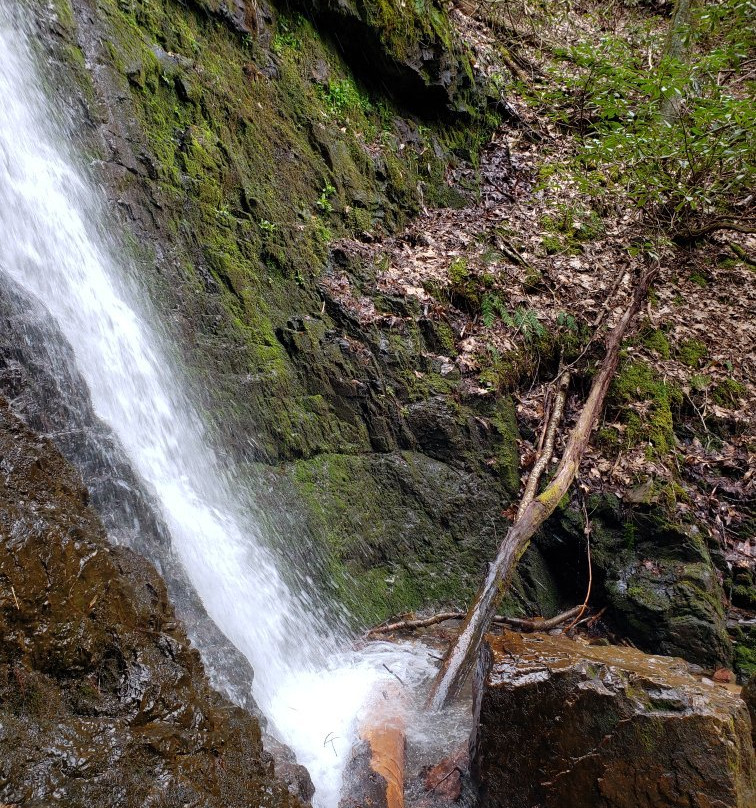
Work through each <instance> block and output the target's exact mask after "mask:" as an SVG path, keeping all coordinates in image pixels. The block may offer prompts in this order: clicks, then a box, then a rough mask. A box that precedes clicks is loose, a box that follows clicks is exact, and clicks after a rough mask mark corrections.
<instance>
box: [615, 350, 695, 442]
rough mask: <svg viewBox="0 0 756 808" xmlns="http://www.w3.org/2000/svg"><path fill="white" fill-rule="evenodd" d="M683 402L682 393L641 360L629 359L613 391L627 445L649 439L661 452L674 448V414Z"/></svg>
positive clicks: (622, 368)
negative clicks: (623, 426)
mask: <svg viewBox="0 0 756 808" xmlns="http://www.w3.org/2000/svg"><path fill="white" fill-rule="evenodd" d="M681 404H682V393H681V392H680V391H679V390H678V389H677V388H676V387H675V386H674V385H672V384H670V383H668V382H665V381H663V380H662V379H660V378H659V377H658V376H657V375H656V373H655V372H654V371H653V370H652V369H651V368H650V367H649V366H648V365H646V364H643V363H641V362H625V364H624V365H623V366H622V367H621V368H620V370H619V371H618V373H617V376H616V377H615V379H614V381H613V382H612V387H611V389H610V392H609V407H610V409H614V410H616V411H617V414H618V416H619V417H620V419H621V420H622V422H623V423H624V424H625V433H624V443H625V445H627V446H635V445H637V444H638V443H646V444H648V445H649V446H651V447H653V449H654V451H655V452H656V453H658V454H659V455H664V454H666V453H667V452H672V451H674V448H675V438H674V432H673V417H672V415H673V410H675V409H679V407H680V405H681ZM633 405H635V406H633ZM603 438H604V440H608V439H610V436H609V435H608V434H607V435H604V436H603Z"/></svg>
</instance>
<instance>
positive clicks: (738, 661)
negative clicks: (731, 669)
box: [734, 643, 756, 679]
mask: <svg viewBox="0 0 756 808" xmlns="http://www.w3.org/2000/svg"><path fill="white" fill-rule="evenodd" d="M734 654H735V670H736V671H737V673H738V674H739V675H740V676H742V677H744V678H746V679H750V678H751V677H752V676H756V647H755V646H754V645H753V644H750V643H749V644H745V643H735V646H734Z"/></svg>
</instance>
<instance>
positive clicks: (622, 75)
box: [526, 0, 756, 238]
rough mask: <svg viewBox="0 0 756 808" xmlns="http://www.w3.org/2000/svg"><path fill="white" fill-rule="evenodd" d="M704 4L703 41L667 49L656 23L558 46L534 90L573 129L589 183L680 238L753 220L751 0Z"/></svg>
mask: <svg viewBox="0 0 756 808" xmlns="http://www.w3.org/2000/svg"><path fill="white" fill-rule="evenodd" d="M697 14H698V16H697V17H696V18H695V19H694V20H693V21H692V22H691V25H690V30H689V32H688V34H689V36H688V38H689V39H690V40H691V41H692V32H695V33H696V34H697V38H696V48H695V51H691V50H690V49H686V52H685V54H684V55H680V54H679V53H677V52H675V50H674V49H669V48H665V49H661V48H660V45H661V44H662V43H660V42H659V37H658V33H656V31H655V30H654V28H653V25H652V24H651V23H649V24H648V25H647V26H646V27H640V28H638V29H637V30H636V31H634V32H633V33H632V34H631V35H629V36H627V38H624V37H623V36H619V35H615V34H608V35H606V36H604V37H603V38H602V39H601V41H600V42H598V43H596V42H582V43H579V44H578V45H575V46H572V47H567V48H558V47H557V48H555V49H554V53H555V56H556V59H557V63H556V64H555V65H553V66H552V67H551V74H552V76H551V77H552V79H553V80H552V81H551V82H549V83H548V84H547V85H546V86H544V87H542V88H540V89H537V90H535V91H532V90H530V89H528V90H526V92H530V93H531V96H532V97H534V98H535V100H536V101H537V102H539V103H540V105H541V107H542V109H543V110H544V111H545V112H546V113H547V114H549V115H550V116H551V117H552V118H554V119H556V120H557V121H558V122H559V123H560V124H561V125H562V126H564V127H567V128H569V129H571V130H572V131H574V132H575V134H576V135H577V137H578V140H579V143H580V147H579V149H578V150H577V152H576V154H575V157H574V159H573V161H572V166H571V168H572V172H573V176H574V179H575V180H576V181H577V182H578V185H579V187H581V189H582V190H583V191H586V192H588V193H589V194H591V195H592V196H594V197H602V196H611V195H613V194H616V192H617V191H618V190H621V191H623V192H624V193H625V194H626V196H627V197H628V198H629V199H630V201H631V202H633V203H634V204H635V205H636V206H637V207H638V208H639V209H641V210H643V211H644V215H645V220H646V222H647V223H648V224H650V225H651V226H653V227H656V228H660V229H664V230H666V231H667V232H669V233H671V234H672V235H673V236H674V237H676V238H695V237H700V236H703V235H706V234H707V233H708V232H711V231H712V230H714V229H717V228H718V227H734V228H735V229H753V227H754V225H756V221H754V219H753V218H752V217H749V216H748V214H747V211H745V210H744V207H743V201H744V200H745V199H747V198H748V196H749V194H750V193H751V190H752V188H753V186H754V184H755V180H756V176H755V171H754V165H755V164H756V159H755V158H756V146H754V139H753V137H752V134H751V133H752V132H753V131H754V128H755V127H756V106H755V105H754V104H753V101H752V98H751V96H752V90H753V81H752V80H751V79H749V77H748V76H747V75H745V74H744V73H743V72H742V67H743V65H744V64H745V63H746V61H747V58H748V54H749V53H750V52H752V51H753V47H754V44H756V40H755V37H754V24H753V23H754V19H753V17H754V6H753V3H752V2H750V0H725V2H723V3H719V4H711V5H708V4H707V5H705V6H703V7H702V8H701V9H699V11H698V12H697ZM653 53H656V54H657V62H656V64H655V65H653V68H652V69H650V60H651V54H653ZM565 68H566V69H567V71H568V78H567V80H565V75H564V70H565Z"/></svg>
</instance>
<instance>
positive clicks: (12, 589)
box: [11, 584, 21, 612]
mask: <svg viewBox="0 0 756 808" xmlns="http://www.w3.org/2000/svg"><path fill="white" fill-rule="evenodd" d="M11 592H12V593H13V600H14V601H15V602H16V609H17V610H18V611H19V612H20V611H21V607H20V606H19V605H18V598H17V597H16V590H15V589H14V588H13V584H11Z"/></svg>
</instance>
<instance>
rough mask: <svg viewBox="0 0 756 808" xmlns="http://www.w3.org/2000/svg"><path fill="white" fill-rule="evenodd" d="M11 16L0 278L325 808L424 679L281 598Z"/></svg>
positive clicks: (1, 150)
mask: <svg viewBox="0 0 756 808" xmlns="http://www.w3.org/2000/svg"><path fill="white" fill-rule="evenodd" d="M9 3H10V0H0V272H2V273H6V274H8V275H9V276H10V277H12V278H13V279H14V280H15V281H16V282H17V283H18V284H20V285H21V286H22V287H23V288H24V289H25V290H26V291H27V292H28V293H30V294H32V295H34V296H35V297H36V298H38V299H39V300H40V301H41V302H42V303H43V305H45V306H46V307H47V309H48V310H49V312H50V313H51V314H52V316H53V317H54V318H55V320H56V321H57V323H58V325H59V327H60V329H61V331H62V332H63V334H64V335H65V337H66V339H67V340H68V341H69V342H70V344H71V346H72V347H73V349H74V352H75V355H76V362H77V365H78V368H79V370H80V372H81V373H82V375H83V376H84V378H85V379H86V381H87V383H88V385H89V389H90V392H91V396H92V401H93V404H94V407H95V410H96V412H97V414H98V415H99V416H100V418H102V419H103V420H104V421H105V422H106V423H108V424H109V425H110V427H111V428H112V429H113V431H114V432H115V434H116V435H117V436H118V438H119V439H120V441H121V443H122V445H123V447H124V449H125V451H126V453H127V455H128V457H129V459H130V462H131V463H132V465H133V467H134V469H135V470H136V471H137V472H138V474H139V475H140V476H141V478H142V480H143V481H144V483H145V485H146V487H147V488H148V489H149V490H151V491H152V493H153V494H154V496H155V498H156V500H157V502H158V504H159V507H160V509H161V511H162V515H163V517H164V519H165V521H166V524H167V526H168V528H169V530H170V534H171V540H172V547H173V550H174V552H175V553H176V554H177V555H178V557H179V558H180V560H181V562H182V563H183V565H184V567H185V568H186V570H187V573H188V575H189V578H190V580H191V581H192V583H193V585H194V587H195V588H196V590H197V592H198V593H199V595H200V597H201V599H202V601H203V603H204V605H205V608H206V609H207V612H208V613H209V615H210V617H211V618H212V619H213V620H214V621H215V623H216V624H217V625H218V626H219V627H220V628H221V629H222V631H223V632H224V633H225V634H226V635H227V636H228V638H229V639H230V640H231V641H232V642H233V643H234V644H235V645H236V647H237V648H239V650H241V651H242V652H243V653H244V654H245V655H246V656H247V657H248V658H249V660H250V662H251V663H252V665H253V667H254V669H255V674H256V676H255V686H254V695H255V698H256V700H257V702H258V704H259V705H260V707H261V709H262V710H263V712H264V713H265V714H266V715H267V717H268V718H269V719H270V721H271V723H272V725H273V728H274V730H275V731H276V732H277V734H278V735H279V736H280V737H281V739H282V740H283V741H285V742H286V743H288V744H289V745H290V746H291V747H292V748H293V749H294V750H295V752H296V753H297V756H298V759H299V761H300V762H301V763H303V764H304V765H306V766H307V767H308V769H309V770H310V773H311V775H312V777H313V781H314V782H315V785H316V789H317V793H316V799H315V804H316V805H317V806H321V807H322V808H331V806H334V805H335V804H336V802H337V800H338V789H339V783H340V778H341V771H342V768H343V765H344V762H345V757H346V755H347V752H348V750H349V749H350V748H351V742H352V741H351V739H352V737H353V732H354V722H355V717H356V716H357V714H358V712H359V710H360V707H361V706H362V705H363V703H364V701H365V698H366V696H367V694H368V693H369V692H370V691H371V690H372V689H373V688H374V687H375V685H376V683H377V682H379V681H381V680H383V679H390V678H391V674H390V673H389V672H388V671H387V670H386V667H390V668H391V669H392V671H394V672H395V673H396V674H398V675H399V676H401V677H402V678H403V679H405V680H409V681H414V680H416V679H417V678H418V677H423V676H426V675H427V674H428V672H429V666H428V664H427V661H426V660H425V659H424V658H422V655H421V656H420V657H419V656H418V655H417V653H416V652H412V651H411V650H408V649H402V648H397V647H395V646H387V645H380V644H377V645H373V646H370V647H369V649H368V650H367V651H365V652H362V653H361V654H359V655H358V654H356V653H354V652H350V651H348V650H341V651H340V650H339V648H342V649H346V648H348V644H347V642H346V638H341V637H338V636H335V634H334V633H333V632H332V631H330V630H329V629H327V628H326V627H325V626H323V625H321V623H320V622H319V621H318V620H317V619H316V618H315V617H314V616H313V615H314V614H315V609H314V608H313V607H312V604H309V603H308V602H307V601H306V600H304V599H303V598H300V597H295V596H294V595H293V594H292V593H291V592H290V591H289V590H288V589H287V587H286V585H285V584H284V582H283V580H282V578H281V576H280V574H279V573H278V572H277V570H276V568H275V565H274V563H273V558H272V555H271V554H270V553H269V552H268V551H267V550H266V549H265V548H264V544H263V542H262V540H261V537H260V535H259V532H258V530H257V529H256V527H255V525H254V524H252V523H251V522H250V518H249V516H248V515H246V516H245V514H244V509H243V506H242V505H241V503H242V502H243V499H242V498H241V497H240V496H239V495H238V492H235V490H234V481H233V479H231V478H230V476H229V474H228V472H227V471H226V470H225V469H224V468H223V467H222V466H221V464H220V463H219V462H218V459H217V458H216V457H215V456H214V454H213V452H212V450H211V449H210V448H209V445H208V443H207V441H206V439H205V435H204V430H203V426H202V423H201V421H200V419H199V417H198V415H197V413H196V411H195V409H194V408H193V406H192V404H191V402H190V401H188V399H187V397H186V395H185V394H184V393H183V391H182V383H181V379H180V376H179V374H178V373H177V371H176V370H175V369H173V368H172V367H171V362H170V359H169V356H168V353H167V352H166V351H165V349H164V347H163V338H162V336H161V331H160V329H159V327H157V324H156V320H155V317H154V315H153V314H152V313H150V310H149V308H148V307H147V306H146V305H145V304H144V303H143V302H140V305H139V306H138V307H136V306H135V305H134V302H133V301H134V300H135V299H136V295H135V293H134V291H133V290H132V289H131V285H130V283H129V282H128V280H127V279H128V277H130V275H132V274H133V272H132V270H133V268H132V267H129V266H125V265H123V264H122V263H120V262H119V261H118V260H115V259H114V255H115V254H116V251H115V249H114V247H113V245H112V244H111V243H110V242H109V239H108V238H107V235H106V231H105V223H107V221H108V217H107V216H106V215H104V214H103V211H104V209H105V204H106V201H105V200H104V199H102V198H101V197H100V191H99V189H97V188H96V187H94V186H93V184H92V183H91V181H90V180H89V179H88V178H87V176H86V175H85V173H84V172H83V171H81V170H80V168H79V167H78V166H77V159H78V158H77V157H76V155H75V154H74V153H72V152H71V151H70V150H69V148H68V146H67V145H66V143H65V140H66V139H65V137H64V135H63V132H64V131H65V127H64V126H63V125H62V124H61V121H62V120H63V117H62V116H61V115H60V113H59V112H56V111H55V110H54V109H53V108H52V106H51V104H49V103H48V101H47V99H46V98H45V96H44V93H43V92H42V89H41V85H40V80H39V76H38V74H37V71H36V69H35V65H34V59H33V56H32V53H31V49H30V46H29V36H30V35H29V34H28V32H27V30H26V27H25V25H24V23H23V20H22V15H21V9H20V8H14V7H13V4H12V3H11V4H10V5H9ZM138 312H142V314H141V315H140V314H139V313H138ZM147 321H149V323H148V322H147Z"/></svg>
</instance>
